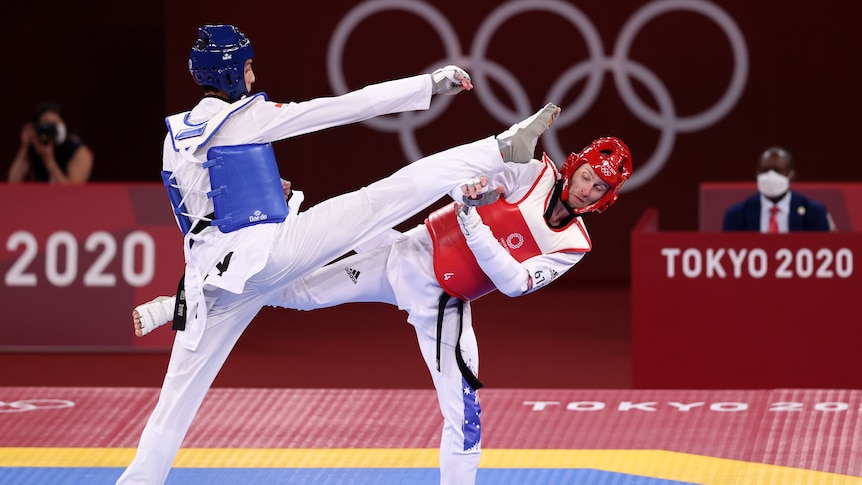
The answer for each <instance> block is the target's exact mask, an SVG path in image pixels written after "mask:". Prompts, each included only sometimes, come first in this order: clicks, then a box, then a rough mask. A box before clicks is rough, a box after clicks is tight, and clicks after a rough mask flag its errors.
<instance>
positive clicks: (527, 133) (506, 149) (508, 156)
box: [497, 103, 560, 163]
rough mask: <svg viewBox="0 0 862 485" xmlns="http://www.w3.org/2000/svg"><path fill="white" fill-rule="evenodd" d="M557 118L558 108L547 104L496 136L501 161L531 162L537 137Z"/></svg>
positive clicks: (558, 114)
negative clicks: (501, 157)
mask: <svg viewBox="0 0 862 485" xmlns="http://www.w3.org/2000/svg"><path fill="white" fill-rule="evenodd" d="M558 116H560V108H559V107H557V105H555V104H553V103H548V104H546V105H545V106H544V107H543V108H542V109H540V110H539V111H537V112H536V114H534V115H533V116H530V117H529V118H527V119H526V120H524V121H522V122H520V123H518V124H516V125H512V126H511V127H510V128H509V129H508V130H506V131H504V132H503V133H500V134H499V135H497V144H498V146H499V147H500V154H501V155H502V156H503V160H504V161H506V162H515V163H527V162H529V161H530V160H532V159H533V152H535V151H536V144H537V143H538V142H539V137H540V136H541V135H542V133H544V132H545V130H547V129H548V127H550V126H551V124H552V123H553V122H554V120H555V119H557V117H558Z"/></svg>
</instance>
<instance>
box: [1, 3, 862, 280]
mask: <svg viewBox="0 0 862 485" xmlns="http://www.w3.org/2000/svg"><path fill="white" fill-rule="evenodd" d="M392 3H393V4H396V5H402V6H403V5H408V6H409V5H416V4H414V3H406V2H392ZM369 4H370V2H360V1H335V2H318V3H317V4H313V3H303V4H302V5H301V7H298V6H296V4H294V3H290V2H281V3H275V2H273V3H271V4H270V5H267V6H266V7H265V8H263V7H260V6H257V5H255V6H254V7H245V8H238V4H237V3H236V2H225V1H213V2H209V3H207V7H206V9H205V11H206V12H207V13H199V12H200V10H199V9H197V8H196V5H198V4H188V3H185V2H165V3H164V5H161V6H157V7H155V8H153V7H151V6H147V7H140V8H138V7H136V12H135V14H134V15H128V14H126V13H125V12H120V7H118V6H114V5H113V4H111V3H108V2H103V4H102V5H93V6H76V7H75V8H74V9H73V8H72V7H70V6H67V4H65V3H61V2H54V1H52V0H49V1H48V2H47V4H46V3H44V2H43V3H40V4H38V6H37V5H35V4H33V6H32V7H31V6H22V5H18V6H16V7H14V9H13V11H12V18H15V19H16V21H15V22H10V24H11V28H12V30H13V35H11V36H10V37H9V38H10V39H15V40H16V41H17V42H18V44H17V45H15V46H14V48H12V49H10V51H11V52H10V54H9V55H8V56H7V60H8V62H10V63H13V65H16V66H21V69H17V68H11V69H7V74H13V76H12V78H7V86H6V87H7V90H8V91H10V94H11V96H7V100H8V106H7V114H6V116H4V118H3V120H2V122H0V123H2V128H3V129H2V133H3V135H2V137H0V153H2V154H3V157H4V158H5V159H7V160H11V157H12V156H13V154H14V151H15V149H16V147H17V141H18V132H19V128H20V124H21V121H22V120H23V119H24V118H26V117H27V116H28V115H29V112H30V110H31V108H32V106H33V104H35V102H36V101H37V100H38V99H39V98H41V97H42V95H43V94H45V93H51V96H53V97H55V98H58V99H59V100H60V101H61V102H63V103H64V104H65V105H66V106H67V112H68V113H67V114H68V118H69V119H70V124H72V125H73V128H74V129H76V130H77V131H80V132H81V133H82V135H84V136H85V137H86V139H87V141H88V142H90V143H91V144H92V145H93V146H94V148H95V149H96V154H97V159H96V163H97V169H96V178H97V180H152V181H156V180H158V179H159V176H158V172H159V167H160V160H159V158H160V148H161V138H162V136H163V126H164V125H163V121H162V117H163V116H164V115H165V114H168V113H173V112H176V111H181V110H184V109H187V108H188V107H190V106H191V105H192V104H193V103H194V102H195V100H196V99H197V97H198V95H199V91H198V89H197V87H196V86H195V85H193V83H191V82H190V80H189V76H188V73H187V68H186V59H187V53H188V49H189V47H190V46H191V44H192V43H193V41H194V39H195V38H196V28H197V26H198V25H199V24H202V23H208V22H229V23H234V24H236V25H238V26H239V27H240V28H241V29H242V30H243V31H245V32H246V33H247V34H248V35H249V36H250V38H251V39H252V42H253V45H254V48H255V51H256V53H257V56H256V58H255V72H256V74H257V78H258V82H257V84H256V85H255V88H256V90H259V91H265V92H267V93H268V94H269V96H270V98H271V99H275V100H283V101H289V100H304V99H308V98H312V97H317V96H327V95H331V94H334V87H333V86H331V85H330V83H329V80H328V78H327V64H326V59H327V49H328V47H329V43H330V39H331V38H332V36H333V33H334V32H335V31H336V28H337V27H338V25H339V23H340V22H341V21H342V20H343V19H344V18H345V16H346V15H347V14H348V13H349V12H351V11H353V9H354V8H355V7H357V6H359V5H369ZM519 4H527V5H546V6H554V5H563V6H565V7H566V8H565V9H560V10H566V9H568V10H566V11H568V12H574V13H575V16H576V17H577V15H576V14H577V12H580V13H582V14H583V16H582V17H580V18H581V19H582V20H583V21H584V25H587V26H592V27H594V28H595V29H597V32H598V34H599V37H600V44H601V45H600V46H599V48H600V50H601V51H602V53H603V55H602V56H600V57H602V58H605V57H610V56H611V53H612V52H613V50H614V46H615V45H616V44H617V42H618V41H619V39H620V38H621V36H620V33H621V31H623V29H624V28H625V26H626V25H627V24H629V23H630V22H632V21H633V19H634V20H637V19H638V18H639V17H638V15H640V14H639V13H638V12H643V10H641V9H642V8H656V7H660V6H661V5H663V4H662V3H657V2H644V1H631V0H625V1H622V0H620V1H614V2H586V1H583V2H573V1H569V2H560V3H557V2H534V3H530V2H521V3H519ZM424 5H425V6H431V5H433V8H434V9H435V11H436V12H437V13H439V15H440V16H441V18H443V19H445V21H446V23H447V25H450V26H451V27H452V28H453V29H454V32H455V35H456V36H457V39H453V40H457V42H458V43H459V44H460V50H461V54H462V56H463V57H462V58H461V59H454V61H455V62H457V63H459V64H462V65H464V67H466V68H468V70H469V69H472V68H474V67H475V66H474V65H472V64H471V61H470V60H469V56H470V53H471V46H472V43H473V42H474V40H475V39H476V37H477V35H478V31H479V29H480V27H481V26H482V25H483V23H484V22H485V21H486V19H488V18H491V17H492V16H493V15H494V14H495V12H497V13H499V12H500V10H499V9H500V8H501V6H502V5H504V2H494V1H488V0H476V1H473V2H442V1H436V2H428V3H426V4H424ZM509 5H512V4H509ZM685 5H686V7H685V8H680V9H674V10H673V11H668V12H665V13H662V14H660V15H657V16H656V17H655V18H653V19H652V20H650V21H648V22H645V23H644V24H643V25H642V27H641V28H640V29H639V30H637V32H636V33H635V35H634V36H633V38H632V40H631V44H630V49H629V56H628V57H629V59H630V61H628V62H617V63H616V64H615V65H616V66H617V67H618V68H619V69H621V70H627V71H628V72H633V73H634V74H632V76H631V77H630V79H631V82H632V85H633V87H634V91H635V92H636V93H637V95H638V99H640V100H641V101H640V103H643V104H644V105H646V106H647V107H650V108H651V109H652V110H654V111H655V110H657V108H656V106H657V105H658V103H659V100H658V99H657V98H656V97H655V95H656V92H655V91H654V90H655V89H659V90H660V91H661V92H660V93H659V95H662V93H666V94H667V97H666V99H669V100H671V101H672V106H670V107H668V105H664V106H663V109H664V112H665V113H666V114H667V116H665V119H663V120H657V121H652V120H647V119H642V118H641V117H639V116H638V115H637V114H636V112H635V111H634V110H633V109H632V108H631V103H630V102H629V103H627V102H626V101H624V99H623V97H622V96H621V94H620V91H619V90H618V89H617V86H616V84H615V82H614V78H613V75H612V74H610V71H608V70H604V71H603V72H604V74H603V81H602V82H601V84H600V85H599V86H598V93H597V95H596V96H595V101H594V102H593V103H592V104H591V105H589V106H587V107H586V109H585V111H583V116H580V117H579V118H578V119H577V120H576V121H574V122H572V123H570V124H568V125H564V124H563V123H559V124H558V126H556V127H555V133H556V134H557V135H558V137H559V140H560V143H561V144H562V146H563V149H564V150H567V151H572V150H577V149H579V148H581V147H582V146H583V145H585V144H586V143H588V142H589V141H590V140H591V139H593V138H595V137H598V136H603V135H608V134H611V135H616V136H620V137H621V138H623V139H624V140H626V142H627V143H628V144H629V146H630V148H631V149H632V152H633V154H634V159H635V172H636V173H638V169H639V168H641V169H642V168H643V167H644V165H645V164H646V163H647V162H648V161H649V162H650V163H651V164H652V163H653V162H654V158H655V153H656V151H657V147H659V146H661V140H662V139H663V138H662V137H663V136H664V137H667V138H665V139H667V140H670V143H669V145H668V146H669V148H668V150H667V153H666V155H667V156H666V157H665V158H666V162H665V163H664V165H663V166H662V167H661V169H660V170H659V171H658V172H657V173H656V175H655V176H654V177H652V178H651V179H650V180H648V181H645V182H644V183H642V184H641V185H640V186H639V187H637V188H632V189H630V190H628V191H627V192H625V193H624V194H623V196H622V198H621V199H620V202H619V203H618V204H617V205H615V206H614V207H613V208H612V209H610V210H609V211H608V212H607V213H606V214H603V215H601V216H599V217H590V218H589V221H588V224H589V227H590V230H591V233H592V235H593V240H594V251H593V254H591V255H590V256H588V257H587V258H585V259H584V261H583V262H582V263H581V264H580V265H579V268H578V269H577V271H573V272H571V273H570V274H568V275H567V276H566V280H567V281H569V282H575V281H578V282H580V283H578V284H586V283H585V282H582V279H583V280H585V281H586V282H593V281H598V282H600V283H609V284H617V283H627V282H628V278H629V241H630V237H629V232H630V230H631V228H632V226H633V225H634V224H635V222H636V220H637V218H638V217H639V216H640V215H641V214H642V213H643V211H644V209H645V208H647V207H657V208H658V209H659V211H660V214H661V221H662V229H674V230H696V229H697V227H698V221H697V201H698V199H697V190H698V184H699V183H700V182H702V181H733V180H750V179H751V178H752V177H753V166H754V163H755V160H756V158H757V156H758V154H759V153H760V152H761V151H762V150H763V149H764V148H766V147H767V146H770V145H774V144H779V145H784V146H786V147H788V148H789V149H790V150H791V151H792V152H793V153H794V154H795V156H796V160H797V164H798V174H799V177H800V179H804V180H806V181H836V180H851V181H859V180H862V164H860V163H859V162H858V160H857V156H856V155H855V152H856V148H855V144H854V141H855V140H856V138H857V132H858V122H857V121H856V118H857V113H859V112H860V109H862V102H860V101H862V95H860V94H859V86H860V85H862V75H860V74H859V72H858V69H857V67H856V63H857V59H858V57H859V55H858V49H859V46H860V45H862V34H860V33H859V29H858V28H857V26H856V24H857V22H858V18H859V17H860V13H862V4H859V3H858V2H849V1H840V0H826V1H822V2H816V3H815V2H808V1H802V0H793V1H778V0H769V1H754V2H752V1H749V0H734V1H731V0H723V1H716V2H712V3H704V2H698V1H691V2H688V3H686V4H685ZM573 8H576V9H578V10H577V11H575V10H573ZM213 12H223V13H221V14H215V13H213ZM703 12H706V15H705V14H704V13H703ZM711 18H718V19H729V25H730V26H731V27H730V28H733V29H737V28H738V29H739V31H740V32H741V34H742V37H743V38H744V43H745V52H746V55H747V61H748V62H747V76H746V78H745V84H744V86H743V89H742V91H741V96H740V97H739V98H738V100H736V102H735V103H734V104H733V106H732V108H731V109H730V110H729V111H728V112H727V113H726V114H724V115H723V116H721V117H719V118H718V119H717V120H715V122H714V123H713V124H711V125H709V126H705V127H702V128H697V129H694V130H688V129H686V128H685V127H684V126H683V127H682V129H677V130H673V129H671V128H672V127H673V126H674V125H679V124H680V120H682V121H684V120H686V119H691V118H692V117H693V116H696V115H698V114H700V113H703V112H705V111H707V110H710V109H711V108H712V107H713V105H714V104H715V103H716V102H718V100H719V99H720V98H722V96H724V94H725V92H726V90H727V88H728V85H729V83H730V82H731V73H732V72H733V69H734V56H733V52H732V50H731V47H730V43H729V41H728V37H727V36H726V35H725V31H724V30H722V28H721V25H720V23H716V22H715V21H713V20H711ZM734 26H735V27H734ZM725 27H726V26H725ZM16 54H20V59H19V58H18V57H16V56H15V55H16ZM343 56H344V62H343V63H342V64H343V69H344V72H345V78H346V80H347V82H348V84H349V87H350V88H359V87H361V86H363V85H365V84H368V83H371V82H375V81H379V80H384V79H388V78H395V77H401V76H407V75H412V74H415V73H419V72H427V71H428V70H430V69H432V68H433V67H436V66H439V65H442V64H443V63H449V62H450V61H452V60H447V59H444V57H445V51H444V43H443V41H442V40H441V39H440V36H439V35H438V34H437V33H436V31H435V30H434V29H433V28H431V27H430V26H429V24H428V23H426V22H424V21H423V20H421V19H420V18H419V17H418V16H417V15H415V14H413V13H409V12H407V11H405V10H389V11H385V12H378V13H375V14H373V15H371V16H370V17H368V18H366V19H365V20H363V21H362V22H359V23H358V24H357V25H356V28H355V29H353V31H352V33H351V34H350V35H349V36H348V39H347V43H346V48H345V50H344V53H343ZM484 57H485V59H486V62H491V63H493V64H492V67H493V66H496V67H498V68H499V69H504V70H505V71H506V72H508V73H510V75H511V78H512V79H515V80H516V81H517V83H519V85H520V86H521V89H523V90H524V92H525V93H526V96H527V98H528V102H529V104H530V106H531V110H532V109H533V108H538V107H539V106H541V105H542V104H544V103H545V102H546V101H554V102H556V103H558V104H560V105H561V106H563V108H564V114H565V113H568V112H572V110H574V109H575V106H576V104H575V103H576V101H577V98H578V97H579V96H580V95H581V93H582V92H583V90H584V89H585V87H586V85H587V83H586V82H585V81H584V80H583V79H581V80H580V81H578V82H574V83H573V85H572V87H571V88H570V89H569V90H568V91H566V92H565V93H563V94H562V95H561V96H562V97H561V98H557V99H548V93H549V92H550V90H551V88H552V86H554V84H555V83H556V82H557V80H558V79H560V78H561V77H562V76H563V75H564V74H565V72H566V71H567V70H568V69H570V68H572V67H573V66H575V65H577V64H578V63H580V62H582V61H584V60H585V59H587V58H588V50H587V47H586V45H585V41H584V37H583V36H582V35H581V34H580V33H579V30H578V29H577V28H575V27H574V26H573V25H572V24H571V23H570V22H568V21H567V20H564V19H563V16H561V15H559V14H557V13H553V12H550V11H532V12H522V13H519V14H517V15H515V16H513V17H511V18H510V19H509V20H507V21H505V22H503V23H502V24H501V25H500V27H499V28H498V29H497V30H496V31H495V32H494V33H493V35H492V37H491V41H490V42H489V44H488V48H487V51H486V54H485V56H484ZM19 62H20V64H19ZM8 66H9V65H7V67H8ZM602 66H603V65H602ZM593 67H594V68H598V69H603V67H601V66H600V65H599V64H598V63H597V64H595V65H594V66H593ZM650 86H652V88H650ZM656 86H657V87H656ZM476 90H477V92H473V93H468V94H462V95H459V96H457V97H456V98H455V99H454V100H453V101H454V102H453V103H452V104H451V105H450V106H449V107H448V108H447V109H446V110H445V112H444V113H443V114H442V116H440V117H439V118H437V119H436V120H434V121H433V122H431V123H429V124H428V125H427V126H425V127H422V128H420V129H417V130H416V139H417V145H418V147H419V148H420V150H421V151H422V152H423V153H430V152H433V151H436V150H439V149H442V148H446V147H449V146H451V145H455V144H459V143H463V142H467V141H471V140H473V139H476V138H479V137H483V136H486V135H490V134H494V133H496V132H499V131H500V130H501V129H502V128H504V126H505V123H503V122H502V121H500V120H497V119H495V118H494V116H493V114H492V112H491V111H489V109H488V107H487V103H483V102H482V100H481V98H480V96H479V95H478V90H489V91H491V92H493V93H494V94H495V97H496V98H497V99H499V100H500V103H499V104H501V105H508V106H510V107H511V106H513V101H512V100H511V97H510V96H509V95H508V94H507V93H508V92H507V90H506V89H504V88H503V85H501V84H500V82H499V81H497V80H495V79H494V78H490V79H489V80H486V81H485V82H484V83H480V82H477V86H476ZM435 101H436V102H439V101H440V100H439V99H437V100H435ZM567 109H568V110H569V111H566V110H567ZM671 111H672V112H671ZM562 120H563V119H562V118H561V121H562ZM570 121H572V120H570ZM507 123H508V121H507ZM540 149H545V147H544V146H543V145H540ZM277 153H278V156H279V160H280V164H281V169H282V175H283V176H284V177H285V178H289V179H291V180H293V181H294V183H295V186H296V187H298V188H301V189H303V190H305V192H306V195H307V197H308V199H309V201H310V202H312V203H313V202H316V201H319V200H321V199H323V198H326V197H329V196H331V195H335V194H337V193H341V192H344V191H347V190H352V189H355V188H358V187H360V186H362V185H365V184H367V183H369V182H371V181H373V180H375V179H377V178H380V177H382V176H385V175H386V174H388V173H391V172H392V171H394V170H396V169H397V168H398V167H399V166H400V165H401V164H403V163H404V162H405V158H406V155H405V154H404V152H403V151H402V149H401V146H400V143H399V137H398V134H395V133H391V132H380V131H376V130H374V129H371V128H369V127H367V126H364V125H359V126H351V127H342V128H335V129H331V130H327V131H325V132H322V133H318V134H314V135H310V136H305V137H301V138H298V139H295V140H289V141H284V142H281V143H279V144H278V145H277ZM7 164H8V162H7ZM6 166H8V165H4V169H5V167H6ZM418 221H419V219H418V218H417V219H415V220H411V221H410V223H411V224H412V223H413V222H418Z"/></svg>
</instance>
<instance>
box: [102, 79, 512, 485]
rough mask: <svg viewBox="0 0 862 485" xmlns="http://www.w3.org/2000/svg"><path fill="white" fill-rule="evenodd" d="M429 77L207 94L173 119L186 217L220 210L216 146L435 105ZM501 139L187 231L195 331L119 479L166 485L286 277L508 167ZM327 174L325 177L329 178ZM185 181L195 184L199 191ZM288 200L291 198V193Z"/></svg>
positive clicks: (167, 160) (172, 144) (170, 167)
mask: <svg viewBox="0 0 862 485" xmlns="http://www.w3.org/2000/svg"><path fill="white" fill-rule="evenodd" d="M431 92H432V80H431V76H430V75H428V74H425V75H419V76H415V77H411V78H406V79H402V80H396V81H389V82H385V83H380V84H375V85H371V86H368V87H365V88H363V89H360V90H358V91H354V92H352V93H348V94H345V95H342V96H337V97H330V98H320V99H315V100H311V101H306V102H301V103H275V102H270V101H268V100H266V98H265V96H262V95H256V96H250V97H247V98H243V99H241V100H239V101H236V102H235V103H232V104H231V103H227V102H225V101H223V100H220V99H218V98H213V97H205V98H204V99H202V100H201V101H200V103H199V104H198V105H197V106H195V107H194V108H193V109H192V110H191V111H190V112H188V113H183V114H180V115H175V116H171V117H168V119H167V121H168V124H169V133H168V136H167V137H166V138H165V142H164V155H163V156H164V160H163V170H164V171H167V172H172V173H173V174H174V175H175V176H176V183H177V185H178V186H180V187H185V188H182V189H181V192H182V194H183V195H184V196H185V197H186V198H185V200H184V206H185V209H186V211H187V212H188V213H190V214H194V215H197V216H202V215H205V214H209V213H211V212H213V203H212V200H209V199H208V198H207V197H206V191H208V190H210V186H209V180H208V175H207V169H205V168H203V166H202V165H201V164H200V162H203V161H206V156H207V150H208V149H209V148H210V147H214V146H236V145H243V144H253V143H268V142H272V141H276V140H281V139H284V138H288V137H292V136H297V135H300V134H304V133H309V132H313V131H317V130H322V129H324V128H328V127H332V126H337V125H344V124H348V123H353V122H358V121H362V120H365V119H369V118H371V117H374V116H378V115H382V114H386V113H397V112H402V111H407V110H421V109H427V108H428V107H429V106H430V98H431ZM503 165H504V163H503V161H502V157H501V156H500V152H499V148H498V146H497V141H496V139H495V138H494V137H489V138H487V139H484V140H479V141H477V142H474V143H472V144H469V145H465V146H462V147H459V148H458V149H457V150H456V151H451V152H450V151H444V152H441V153H439V154H436V155H433V156H429V157H426V158H423V159H421V160H418V161H415V162H413V163H411V164H409V165H407V166H405V167H403V168H402V169H400V170H398V171H397V172H395V173H394V174H393V175H391V176H389V177H387V178H385V179H383V180H380V181H378V182H375V183H372V184H370V185H368V186H366V187H363V188H361V189H359V190H357V191H355V192H352V193H348V194H345V195H341V196H338V197H334V198H332V199H330V200H327V201H325V202H322V203H320V204H318V205H316V206H314V207H312V208H310V209H308V210H307V211H305V212H301V213H298V212H297V211H295V210H292V209H291V210H290V212H289V214H288V215H287V217H286V218H285V219H284V221H283V222H279V223H264V224H256V225H251V226H247V227H243V228H241V229H238V230H235V231H233V232H228V233H223V232H221V230H220V228H219V227H214V226H211V227H207V228H205V229H203V230H202V231H201V232H199V233H194V232H193V231H189V232H188V233H187V234H186V235H185V237H184V241H183V244H184V254H185V277H184V278H185V297H186V303H187V308H186V310H187V313H186V327H185V330H184V331H180V332H177V337H176V338H175V341H174V344H173V348H172V351H171V358H170V362H169V364H168V369H167V372H166V375H165V380H164V384H163V386H162V389H161V393H160V395H159V401H158V403H157V405H156V407H155V409H154V411H153V413H152V415H151V416H150V418H149V420H148V421H147V424H146V427H145V428H144V431H143V434H142V436H141V439H140V443H139V444H138V449H137V453H136V455H135V458H134V460H133V461H132V463H131V464H130V465H129V467H128V468H127V469H126V470H125V472H124V473H123V474H122V476H121V477H120V478H119V480H118V481H117V483H122V484H129V483H135V484H150V485H151V484H161V483H164V481H165V480H166V479H167V476H168V473H169V471H170V468H171V465H172V463H173V461H174V458H175V456H176V454H177V451H178V450H179V448H180V446H181V444H182V441H183V439H184V437H185V435H186V433H187V431H188V428H189V426H190V425H191V423H192V420H193V418H194V416H195V414H196V413H197V411H198V408H199V407H200V405H201V402H202V401H203V399H204V397H205V395H206V393H207V390H208V389H209V387H210V386H211V384H212V382H213V380H214V379H215V376H216V374H217V373H218V371H219V369H220V368H221V366H222V365H223V363H224V361H225V359H226V358H227V356H228V354H229V353H230V351H231V349H232V348H233V346H234V344H235V343H236V341H237V339H238V338H239V336H240V335H241V334H242V332H243V331H244V330H245V328H246V327H247V326H248V324H249V323H250V322H251V320H252V319H253V318H254V316H255V315H256V314H257V313H258V311H259V310H260V309H261V308H262V307H263V306H267V305H274V304H277V303H280V302H281V299H282V294H283V292H284V288H285V286H286V285H288V284H289V283H291V282H293V281H294V280H297V279H299V278H301V277H302V276H305V275H306V274H308V273H310V272H311V271H313V270H315V269H319V268H320V267H321V266H323V265H325V264H327V263H329V262H331V261H333V260H334V259H335V258H337V257H339V256H341V255H343V254H345V253H347V252H349V251H350V250H351V249H352V248H355V247H357V246H359V245H361V244H363V243H365V242H366V241H367V240H368V239H370V238H372V237H374V236H378V235H379V234H380V233H382V232H385V231H386V230H387V229H388V228H392V227H394V226H396V225H397V224H399V223H401V222H402V221H404V220H405V219H407V218H408V217H410V216H412V215H413V214H415V213H416V212H418V211H419V210H421V209H422V208H424V207H427V206H429V205H431V204H432V203H434V202H435V201H437V200H438V199H439V198H440V197H441V196H444V195H446V193H447V192H449V191H450V190H452V188H453V187H455V186H457V185H458V184H459V182H463V181H464V180H466V179H469V178H472V177H476V176H479V175H480V174H489V175H491V174H494V173H497V172H499V171H501V170H502V169H503ZM321 175H322V176H325V175H326V174H321ZM188 187H196V188H197V189H198V190H200V191H201V192H200V193H198V192H196V191H194V190H190V189H188ZM282 198H283V196H282Z"/></svg>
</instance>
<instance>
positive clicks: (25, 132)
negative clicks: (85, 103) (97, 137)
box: [7, 101, 93, 184]
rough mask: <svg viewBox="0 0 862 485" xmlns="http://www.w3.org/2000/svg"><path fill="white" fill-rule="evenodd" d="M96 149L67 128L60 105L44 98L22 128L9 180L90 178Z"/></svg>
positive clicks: (58, 181)
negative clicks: (93, 150)
mask: <svg viewBox="0 0 862 485" xmlns="http://www.w3.org/2000/svg"><path fill="white" fill-rule="evenodd" d="M92 172H93V153H92V151H91V150H90V148H89V147H87V146H86V145H84V143H83V142H82V141H81V139H80V138H78V136H77V135H75V134H74V133H70V132H69V131H67V128H66V123H65V121H64V120H63V116H62V111H61V108H60V105H58V104H57V103H53V102H51V101H43V102H41V103H39V105H38V106H36V111H35V112H34V113H33V119H32V120H31V121H29V122H27V123H26V124H25V125H24V127H23V128H22V129H21V145H20V146H19V147H18V153H17V154H16V155H15V159H14V160H13V161H12V166H10V167H9V174H8V177H7V180H8V181H9V182H10V183H17V182H50V183H55V184H82V183H86V182H89V181H90V177H91V175H92Z"/></svg>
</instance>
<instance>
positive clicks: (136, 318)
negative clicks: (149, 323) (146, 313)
mask: <svg viewBox="0 0 862 485" xmlns="http://www.w3.org/2000/svg"><path fill="white" fill-rule="evenodd" d="M132 323H134V324H135V336H137V337H143V336H144V329H143V328H141V314H140V313H138V311H137V310H133V311H132Z"/></svg>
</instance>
